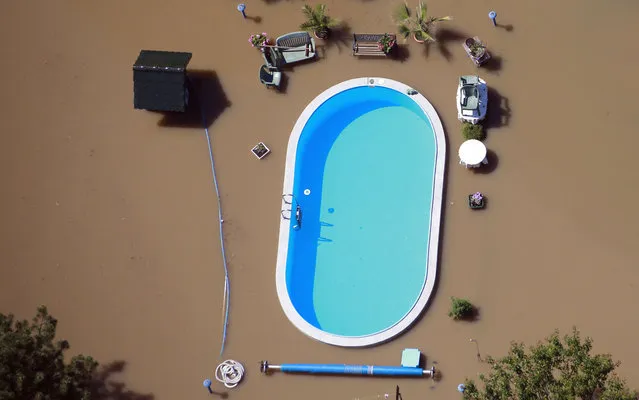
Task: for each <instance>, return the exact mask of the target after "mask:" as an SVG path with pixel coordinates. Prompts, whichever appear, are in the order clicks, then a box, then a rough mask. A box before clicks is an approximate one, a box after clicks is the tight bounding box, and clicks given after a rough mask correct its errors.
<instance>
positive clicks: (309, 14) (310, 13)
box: [302, 4, 315, 19]
mask: <svg viewBox="0 0 639 400" xmlns="http://www.w3.org/2000/svg"><path fill="white" fill-rule="evenodd" d="M302 13H304V16H305V17H306V18H308V19H311V18H313V15H314V14H315V10H313V8H312V7H311V6H309V5H308V4H304V6H303V7H302Z"/></svg>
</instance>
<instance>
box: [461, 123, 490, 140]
mask: <svg viewBox="0 0 639 400" xmlns="http://www.w3.org/2000/svg"><path fill="white" fill-rule="evenodd" d="M462 136H463V137H464V139H466V140H470V139H475V140H484V137H485V136H484V127H483V126H482V124H477V125H473V124H471V123H468V122H464V123H463V124H462Z"/></svg>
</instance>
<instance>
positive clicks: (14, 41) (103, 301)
mask: <svg viewBox="0 0 639 400" xmlns="http://www.w3.org/2000/svg"><path fill="white" fill-rule="evenodd" d="M301 4H302V3H301V2H300V1H296V0H271V1H262V0H253V1H250V2H248V3H247V10H246V11H247V14H248V16H249V17H252V18H249V19H247V20H243V19H242V18H241V16H240V14H239V13H238V12H237V11H236V9H235V7H236V2H234V1H226V0H208V1H204V0H188V1H180V2H176V1H165V2H157V1H150V0H139V1H135V2H133V1H128V2H125V1H107V2H95V1H93V2H87V1H79V0H71V1H66V2H50V1H43V0H40V1H30V2H25V1H22V2H18V1H5V2H3V3H2V5H0V11H1V12H0V15H1V16H0V19H1V21H2V23H1V24H0V43H1V44H2V48H3V49H4V50H3V55H2V57H1V59H0V71H1V72H2V78H0V79H1V81H2V88H3V89H2V91H1V92H0V100H1V103H2V107H1V110H2V111H1V113H2V114H1V115H2V118H0V132H1V134H2V142H3V145H2V147H1V148H0V174H1V177H2V196H1V198H2V221H3V222H2V225H1V228H0V257H1V260H0V273H1V276H2V278H1V279H0V311H1V312H5V313H6V312H14V313H16V314H18V315H19V316H21V317H30V316H31V315H32V314H33V313H34V311H35V307H36V306H37V305H38V304H46V305H48V306H49V308H50V310H51V312H52V313H53V314H54V315H55V316H56V317H58V318H59V320H60V324H59V335H60V336H61V337H64V338H67V339H69V340H70V342H71V344H72V351H73V352H82V353H88V354H91V355H93V356H94V357H96V358H97V359H98V360H100V361H101V362H102V363H103V364H109V363H112V362H115V361H122V362H124V367H123V370H122V371H121V372H120V373H114V374H113V375H112V376H111V379H115V380H116V381H120V382H123V383H124V384H125V385H126V390H130V391H132V392H135V393H138V394H149V395H152V396H153V397H154V398H155V399H157V400H165V399H187V398H188V399H198V398H199V399H204V398H208V396H209V394H208V393H207V392H206V390H204V389H203V388H202V380H203V379H204V378H206V377H212V375H213V369H214V368H215V366H216V365H217V364H218V363H219V362H220V361H221V360H222V359H223V358H232V359H236V360H239V361H241V362H242V363H244V365H245V367H246V368H247V375H246V377H245V380H244V382H243V383H242V384H241V385H240V386H239V387H238V388H236V389H233V390H231V391H229V397H228V398H229V399H256V398H264V399H272V398H303V399H307V400H315V399H317V400H319V399H328V398H330V399H344V400H348V399H353V398H356V397H361V398H371V399H372V398H374V397H375V396H376V395H378V394H382V393H386V392H392V391H394V388H395V385H397V384H399V385H400V388H401V391H402V394H403V398H404V399H406V400H409V399H418V398H426V397H428V398H429V399H450V398H456V396H458V394H457V393H456V386H457V384H458V383H460V382H461V381H462V380H463V379H464V377H474V376H476V374H477V373H478V372H480V371H483V370H484V368H485V366H484V364H482V363H480V362H479V361H478V360H477V357H476V348H475V344H474V343H472V342H470V341H469V339H471V338H473V339H476V341H477V344H478V345H479V349H480V352H481V355H482V356H485V355H488V354H490V355H495V356H499V355H502V354H504V353H505V351H506V350H507V348H508V344H509V342H510V341H511V340H521V341H525V342H527V343H533V342H534V341H536V340H538V339H541V338H543V337H544V336H545V335H547V334H549V333H550V332H552V331H553V329H555V328H559V329H561V330H562V331H567V330H568V329H570V327H571V326H573V325H575V326H577V327H578V328H579V329H581V331H582V332H583V333H584V334H587V335H590V336H592V337H593V338H594V339H595V350H596V351H598V352H610V353H612V354H613V356H614V357H615V358H616V359H619V360H621V361H622V363H623V364H622V366H621V368H620V369H619V372H620V373H621V374H622V375H623V376H625V377H626V378H627V379H628V381H629V383H630V384H631V385H632V386H634V387H639V347H638V346H636V342H635V340H636V332H637V331H638V330H639V313H637V312H636V310H635V309H634V307H635V305H636V304H639V290H638V289H637V287H638V286H639V270H637V267H638V264H637V260H639V246H637V242H638V239H639V223H638V221H639V211H638V208H637V196H639V178H638V174H637V171H636V170H635V169H634V167H635V163H636V156H637V155H636V149H637V143H638V141H639V139H637V129H636V125H634V124H635V123H636V122H633V121H634V120H636V118H637V117H639V111H638V108H637V104H636V100H637V97H636V96H637V93H639V80H637V79H636V78H635V75H636V71H638V70H639V53H638V52H636V51H632V48H633V45H632V43H633V42H632V39H631V38H632V37H637V36H638V35H639V25H637V23H636V16H637V15H639V14H638V13H639V2H636V1H633V0H616V1H604V0H593V1H589V2H583V1H578V0H565V1H560V2H556V1H550V0H542V1H536V2H513V1H506V0H491V1H485V0H480V1H476V2H468V1H462V0H447V1H443V0H437V1H436V0H431V1H430V2H429V5H430V8H429V10H430V11H431V12H432V13H433V14H436V15H451V16H453V17H454V21H452V22H450V23H447V24H446V25H442V28H443V27H444V26H445V27H447V28H448V30H447V31H444V30H442V31H440V33H441V37H440V43H439V45H438V46H431V47H430V50H429V52H428V53H426V52H425V50H424V47H423V46H420V45H419V44H418V43H416V42H414V41H413V40H409V41H407V42H406V44H405V49H404V51H403V53H404V57H403V59H401V60H391V59H378V58H376V59H359V58H355V57H353V56H352V55H351V52H350V38H349V36H348V32H349V31H350V32H359V33H381V32H384V31H388V32H393V31H394V30H395V28H394V25H393V22H392V20H391V17H390V14H391V10H392V9H393V7H394V6H395V4H396V2H391V1H385V0H369V1H362V0H342V1H338V0H328V1H327V2H326V4H327V5H328V6H329V10H330V12H331V14H332V15H333V16H334V17H337V18H340V19H342V20H343V21H344V22H345V23H346V24H347V25H348V27H349V29H347V30H345V31H344V32H343V33H342V35H341V36H340V35H335V37H334V38H333V39H332V40H331V41H329V42H326V43H324V42H322V43H321V45H320V46H318V47H319V50H320V54H321V57H320V60H318V61H316V62H314V63H310V64H306V65H298V66H295V68H294V69H293V70H291V71H287V72H286V73H285V74H286V75H287V78H288V79H287V82H286V85H285V86H286V90H285V93H280V94H278V93H275V92H274V91H270V90H266V89H265V88H264V87H262V86H261V85H260V84H259V81H258V77H257V75H258V73H257V72H258V67H259V65H261V57H260V55H259V52H258V51H257V50H255V49H253V48H251V47H250V46H249V44H248V43H247V39H248V36H249V35H250V34H251V33H255V32H262V31H265V32H267V33H269V34H270V35H271V36H278V35H280V34H283V33H286V32H289V31H294V30H297V29H296V28H297V25H298V24H299V23H300V22H301V20H302V16H301V13H300V7H301ZM491 9H494V10H496V11H497V13H498V16H497V21H498V22H499V23H500V26H499V27H497V28H495V27H493V26H492V24H491V22H490V20H489V19H488V17H487V13H488V11H490V10H491ZM467 35H470V36H473V35H478V36H480V37H481V38H482V39H483V40H484V41H486V42H487V44H488V48H489V51H490V52H491V53H492V54H493V56H494V62H493V63H492V64H491V65H490V66H489V67H488V68H485V69H480V70H479V73H480V75H481V76H482V77H483V78H485V79H486V80H487V81H488V84H489V86H490V88H491V89H492V94H491V103H490V106H489V108H490V113H491V118H490V121H489V125H490V127H489V129H488V131H487V139H486V145H487V147H488V148H489V150H490V151H491V154H490V156H491V160H490V161H491V164H490V165H489V167H488V168H486V169H485V170H484V171H483V173H482V172H473V171H470V170H465V169H464V168H463V167H461V166H460V165H459V164H458V160H457V157H456V150H457V148H458V146H459V145H460V144H461V142H462V137H461V134H460V132H459V127H460V124H459V122H458V121H457V119H456V110H455V105H454V101H455V100H454V99H455V89H456V85H457V78H458V76H459V75H463V74H472V73H475V72H476V69H475V68H474V66H473V65H472V63H471V62H470V60H469V59H468V58H467V57H466V55H465V53H464V51H463V49H462V46H461V42H460V40H461V38H463V37H465V36H467ZM318 42H321V41H318ZM141 49H157V50H175V51H189V52H192V53H193V58H192V61H191V63H190V65H189V68H190V69H191V70H192V71H199V72H198V73H199V74H200V75H201V76H204V77H205V78H206V79H207V80H208V88H209V89H208V90H207V93H209V94H210V96H209V98H208V99H207V101H210V107H209V112H208V116H209V119H210V120H211V123H210V132H211V135H212V142H213V147H214V154H215V159H216V167H217V172H218V179H219V184H220V189H221V191H222V202H223V211H224V219H225V243H226V250H227V252H228V259H229V268H230V270H231V290H232V295H231V314H230V321H229V336H228V342H227V348H226V351H225V353H224V356H223V358H221V357H220V356H219V349H220V341H221V332H222V310H221V304H222V293H223V268H222V263H221V255H220V243H219V236H218V226H217V208H216V207H217V204H216V198H215V194H214V191H213V187H212V183H211V175H210V169H209V160H208V152H207V147H206V142H205V138H204V134H203V131H202V129H200V128H199V127H198V126H197V122H196V123H193V124H191V125H189V124H187V123H185V121H183V120H182V121H171V120H167V119H165V118H164V117H163V116H162V115H161V114H157V113H151V112H146V111H140V110H134V109H133V102H132V99H133V91H132V90H133V85H132V70H131V67H132V65H133V63H134V61H135V59H136V57H137V55H138V52H139V51H140V50H141ZM362 76H381V77H388V78H392V79H395V80H399V81H402V82H404V83H406V84H408V85H411V86H413V87H415V88H416V89H418V90H419V91H420V92H421V93H422V94H424V95H425V96H426V97H427V98H428V99H429V100H430V102H431V103H432V104H433V105H434V106H435V108H436V109H437V112H438V113H439V115H440V117H441V119H442V121H443V124H444V126H445V129H446V133H447V140H448V144H449V148H448V152H449V153H448V154H449V158H448V162H447V165H448V167H447V181H446V187H445V195H446V199H445V207H444V215H443V224H442V235H441V251H440V263H439V271H438V275H439V281H438V285H437V291H436V293H435V294H434V297H433V298H432V301H431V303H430V305H429V307H428V308H427V310H426V311H425V313H424V315H423V318H421V319H420V320H419V321H418V322H417V323H416V324H415V326H414V327H413V328H412V329H410V330H409V331H408V332H407V333H406V334H404V335H402V336H401V337H399V338H397V339H396V340H393V341H391V342H389V343H387V344H384V345H380V346H377V347H374V348H370V349H343V348H338V347H332V346H329V345H326V344H323V343H319V342H315V341H313V340H312V339H309V338H307V337H306V336H304V335H303V334H302V333H300V332H299V331H297V330H296V328H295V327H294V326H293V325H292V324H291V323H290V322H289V321H288V320H287V319H286V317H285V316H284V313H283V312H282V310H281V307H280V305H279V302H278V299H277V296H276V291H275V278H274V274H275V259H276V248H277V239H278V228H279V218H280V196H281V191H282V178H283V170H284V160H285V151H286V144H287V140H288V137H289V134H290V131H291V128H292V127H293V124H294V123H295V121H296V119H297V117H298V116H299V114H300V112H301V111H302V110H303V108H304V107H305V106H306V105H307V104H308V103H309V102H310V101H311V100H312V99H313V98H314V97H315V96H316V95H318V94H319V93H320V92H322V91H323V90H324V89H326V88H328V87H330V86H332V85H334V84H336V83H338V82H340V81H343V80H346V79H350V78H353V77H362ZM196 120H197V119H196ZM633 127H634V128H633ZM260 140H262V141H264V142H265V143H266V144H267V145H268V146H269V147H270V148H271V150H272V154H270V155H269V156H268V157H267V158H265V159H264V160H261V161H258V160H256V159H255V158H254V157H253V155H251V154H250V151H249V150H250V148H251V147H252V146H253V145H254V144H255V143H256V142H257V141H260ZM379 184H380V186H383V185H384V182H379ZM478 190H479V191H482V192H484V193H485V194H486V196H487V198H488V199H489V204H488V208H487V209H485V210H483V211H480V212H471V211H470V210H469V209H468V207H467V205H466V204H465V202H466V196H467V194H468V193H471V192H474V191H478ZM389 295H390V294H389ZM451 296H458V297H466V298H468V299H470V300H471V301H472V302H473V303H475V304H476V305H477V306H478V307H479V308H480V317H479V320H478V321H476V322H472V323H460V322H453V321H451V320H450V319H449V318H448V316H447V309H448V306H449V298H450V297H451ZM406 347H418V348H420V349H421V350H422V351H423V353H424V354H425V355H426V358H427V362H428V365H429V366H430V365H431V364H432V363H435V362H436V363H437V364H436V365H437V366H438V368H440V369H441V371H442V379H441V381H439V382H433V381H432V380H428V379H417V380H416V379H408V380H407V379H403V380H402V379H376V378H367V377H308V376H289V375H272V376H262V375H260V374H259V371H258V362H259V360H262V359H267V360H269V361H271V362H273V363H288V362H305V363H363V364H378V365H399V362H400V353H401V350H402V349H404V348H406ZM214 389H216V390H218V389H219V390H223V389H224V388H223V387H221V386H220V385H217V384H216V385H214ZM114 398H118V397H114ZM119 398H124V397H119Z"/></svg>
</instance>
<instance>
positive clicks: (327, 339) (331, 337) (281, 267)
mask: <svg viewBox="0 0 639 400" xmlns="http://www.w3.org/2000/svg"><path fill="white" fill-rule="evenodd" d="M361 86H382V87H386V88H389V89H393V90H396V91H398V92H400V93H402V94H404V95H405V96H408V97H410V98H411V99H412V100H413V101H415V103H417V105H419V106H420V108H421V109H422V111H424V113H425V114H426V116H427V117H428V119H429V121H430V123H431V126H432V127H433V132H434V133H435V143H436V157H435V174H434V185H433V197H432V202H431V223H430V234H429V239H428V240H429V242H428V261H427V263H428V264H427V266H426V268H427V269H426V279H425V283H424V286H423V287H422V291H421V293H420V295H419V297H418V299H417V301H416V302H415V304H414V305H413V307H412V308H411V310H410V311H409V312H408V313H407V314H406V315H405V316H404V318H402V319H401V320H400V321H398V322H397V323H396V324H394V325H393V326H391V327H389V328H387V329H385V330H383V331H380V332H377V333H374V334H372V335H366V336H355V337H353V336H348V337H347V336H340V335H335V334H332V333H328V332H325V331H323V330H321V329H318V328H316V327H315V326H313V325H311V324H309V323H308V322H307V321H306V320H305V319H304V318H303V317H302V316H301V315H299V313H298V312H297V310H296V309H295V307H294V306H293V303H292V302H291V299H290V297H289V295H288V288H287V284H286V264H287V258H288V244H289V234H290V220H288V219H285V218H283V217H280V234H279V241H278V246H277V264H276V271H275V281H276V287H277V297H278V298H279V301H280V304H281V306H282V309H283V310H284V314H286V317H287V318H288V319H289V320H290V321H291V322H292V323H293V325H294V326H295V327H296V328H297V329H299V330H300V331H302V332H303V333H304V334H306V335H307V336H310V337H311V338H313V339H315V340H318V341H320V342H324V343H328V344H331V345H335V346H341V347H366V346H372V345H375V344H380V343H384V342H386V341H389V340H391V339H392V338H394V337H395V336H397V335H399V334H401V333H402V332H404V331H405V330H406V329H408V328H410V326H411V325H412V324H413V323H414V322H415V321H416V320H417V319H418V318H419V316H420V315H421V314H422V312H423V311H424V310H425V308H426V305H427V304H428V300H429V299H430V296H431V294H432V292H433V289H434V287H435V281H436V279H437V259H438V252H439V234H440V224H441V212H442V200H443V191H444V169H445V167H446V137H445V134H444V127H443V125H442V122H441V120H440V119H439V115H437V111H435V108H434V107H433V105H432V104H431V103H430V102H429V101H428V100H427V99H426V97H424V96H423V95H422V94H421V93H419V92H417V91H415V89H413V88H412V87H410V86H408V85H406V84H404V83H401V82H398V81H395V80H392V79H388V78H380V77H361V78H354V79H350V80H347V81H344V82H341V83H338V84H337V85H334V86H332V87H330V88H328V89H326V90H325V91H324V92H322V93H320V94H319V95H318V96H317V97H315V98H314V99H313V100H312V101H311V102H310V103H309V104H308V105H307V106H306V108H305V109H304V111H302V114H301V115H300V116H299V118H298V119H297V122H296V123H295V125H294V126H293V130H292V131H291V136H290V138H289V141H288V147H287V150H286V164H285V167H284V190H283V193H284V195H283V196H282V205H281V209H282V210H284V209H285V208H286V206H287V205H289V206H290V204H288V203H287V202H286V201H285V199H284V196H286V195H288V194H290V193H293V182H294V176H295V161H296V158H297V145H298V142H299V139H300V136H301V134H302V130H303V129H304V126H305V125H306V123H307V122H308V120H309V118H310V117H311V115H313V113H314V112H315V110H316V109H317V108H318V107H319V106H321V105H322V104H323V103H324V102H325V101H326V100H328V99H329V98H331V97H333V96H334V95H336V94H338V93H340V92H343V91H345V90H348V89H353V88H356V87H361ZM409 91H415V92H414V93H413V94H411V95H409V94H408V92H409Z"/></svg>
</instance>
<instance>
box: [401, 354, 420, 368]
mask: <svg viewBox="0 0 639 400" xmlns="http://www.w3.org/2000/svg"><path fill="white" fill-rule="evenodd" d="M421 357H422V353H421V351H419V349H404V351H402V367H409V368H417V367H419V359H420V358H421Z"/></svg>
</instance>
